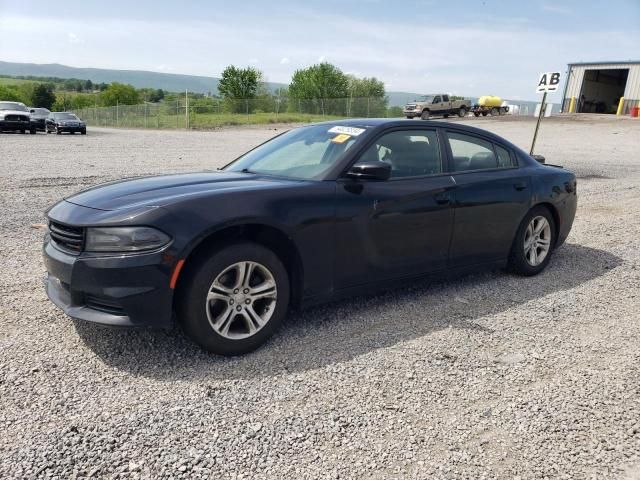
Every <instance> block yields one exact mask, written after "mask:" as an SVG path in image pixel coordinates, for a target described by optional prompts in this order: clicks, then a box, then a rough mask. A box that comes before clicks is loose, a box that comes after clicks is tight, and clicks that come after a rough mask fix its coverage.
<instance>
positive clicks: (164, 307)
mask: <svg viewBox="0 0 640 480" xmlns="http://www.w3.org/2000/svg"><path fill="white" fill-rule="evenodd" d="M43 254H44V262H45V266H46V269H47V278H46V279H45V288H46V292H47V295H48V296H49V299H50V300H51V301H52V302H53V303H54V304H55V305H57V306H58V307H59V308H61V309H62V311H63V312H64V313H66V314H67V315H69V316H70V317H72V318H75V319H78V320H85V321H88V322H94V323H100V324H103V325H111V326H119V327H140V326H147V327H157V328H169V327H170V326H171V324H172V301H173V290H171V289H170V288H169V282H170V275H171V268H170V266H169V265H167V263H166V261H165V258H164V257H163V253H162V252H155V253H149V254H137V255H121V256H110V257H107V256H103V257H98V256H96V257H91V256H86V255H85V254H81V255H79V256H75V255H71V254H68V253H65V252H63V251H61V250H60V249H58V248H57V247H56V246H55V245H54V244H53V242H52V241H51V240H50V238H48V236H47V238H46V239H45V244H44V247H43Z"/></svg>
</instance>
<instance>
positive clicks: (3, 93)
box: [0, 85, 29, 103]
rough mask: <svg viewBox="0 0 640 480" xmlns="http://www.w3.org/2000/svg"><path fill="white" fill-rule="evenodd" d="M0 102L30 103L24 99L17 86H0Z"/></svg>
mask: <svg viewBox="0 0 640 480" xmlns="http://www.w3.org/2000/svg"><path fill="white" fill-rule="evenodd" d="M0 100H4V101H8V102H22V103H29V101H28V99H27V98H24V96H23V95H22V93H21V92H19V91H18V89H17V88H16V86H15V85H0Z"/></svg>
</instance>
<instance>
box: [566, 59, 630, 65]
mask: <svg viewBox="0 0 640 480" xmlns="http://www.w3.org/2000/svg"><path fill="white" fill-rule="evenodd" d="M636 64H638V65H640V60H636V61H631V60H627V61H624V62H617V61H610V62H577V63H567V66H569V67H574V66H578V65H636Z"/></svg>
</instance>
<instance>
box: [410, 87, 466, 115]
mask: <svg viewBox="0 0 640 480" xmlns="http://www.w3.org/2000/svg"><path fill="white" fill-rule="evenodd" d="M469 105H470V102H469V100H465V99H462V100H459V99H458V100H453V99H451V98H450V97H449V95H447V94H446V93H438V94H435V95H425V96H423V97H421V98H420V99H418V100H414V101H413V102H409V103H407V104H406V105H405V107H404V112H403V113H404V115H405V116H406V117H407V118H415V117H420V118H421V119H422V120H428V119H429V118H431V117H432V116H433V115H442V116H443V117H444V118H447V117H448V116H449V115H458V116H459V117H464V116H466V115H467V112H468V111H469Z"/></svg>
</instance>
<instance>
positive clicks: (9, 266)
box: [0, 116, 640, 479]
mask: <svg viewBox="0 0 640 480" xmlns="http://www.w3.org/2000/svg"><path fill="white" fill-rule="evenodd" d="M465 121H468V122H469V123H471V124H475V125H478V126H481V127H485V128H487V129H489V130H492V131H495V132H497V133H499V134H502V135H505V136H506V137H507V138H509V139H510V140H512V141H514V142H515V143H517V144H519V145H521V146H523V147H525V148H526V147H527V146H528V144H529V142H530V139H531V136H532V133H533V127H534V123H533V120H532V119H526V120H524V119H518V118H513V119H511V118H507V117H501V118H497V119H479V120H465ZM282 128H284V127H283V126H276V127H270V128H264V127H261V128H244V129H228V130H220V131H215V132H183V131H167V132H161V131H131V130H129V131H127V130H107V129H90V130H89V134H88V135H87V136H86V137H81V136H73V137H69V136H62V137H60V136H55V135H53V136H52V135H44V134H40V135H37V136H30V135H11V134H4V135H0V165H1V166H2V171H1V172H0V208H1V209H2V211H1V214H0V254H1V256H2V259H3V260H2V266H3V268H2V269H0V294H1V295H0V362H1V366H2V368H1V370H0V477H1V478H61V479H66V478H76V477H77V478H81V477H92V478H95V477H105V478H160V477H162V478H216V479H222V478H251V479H254V478H265V479H272V478H323V479H324V478H377V479H383V478H385V479H386V478H468V479H481V478H487V479H489V478H520V479H529V478H572V479H573V478H597V479H600V478H623V479H639V478H640V341H639V339H640V321H639V320H640V313H639V312H640V295H639V291H640V290H639V286H640V240H639V239H640V213H639V211H640V121H639V120H631V119H614V118H610V117H609V118H601V117H595V116H594V117H585V118H582V119H576V118H566V119H558V118H551V119H545V121H544V123H543V125H542V130H541V133H540V138H539V140H538V148H537V149H536V150H537V153H542V154H545V155H546V156H547V161H548V162H550V163H559V164H563V165H565V166H566V167H568V168H571V169H573V170H574V171H575V172H576V173H577V174H578V176H579V184H578V193H579V197H580V199H579V211H578V216H577V219H576V223H575V224H574V228H573V232H572V233H571V236H570V237H569V240H568V242H567V244H566V245H565V246H563V247H562V248H561V249H559V250H558V251H556V252H555V255H554V258H553V259H552V262H551V264H550V266H549V268H548V269H547V270H546V271H545V272H544V273H543V274H541V275H539V276H537V277H535V278H520V277H515V276H511V275H507V274H504V273H501V272H494V273H486V274H480V275H474V276H469V277H465V278H463V279H460V280H455V281H450V282H437V283H420V284H416V285H415V286H413V287H412V288H410V289H404V290H395V291H390V292H389V293H387V294H385V295H382V296H377V297H362V298H357V299H353V300H349V301H343V302H339V303H334V304H331V305H328V306H324V307H321V308H314V309H310V310H306V311H303V312H300V313H295V314H293V315H291V316H290V318H289V320H288V321H287V322H286V324H285V327H284V328H283V329H282V330H281V331H280V332H279V334H278V335H277V336H276V337H275V338H274V339H273V340H272V341H270V342H269V343H268V344H267V345H266V346H265V347H264V348H262V349H260V350H259V351H257V352H255V353H254V354H251V355H247V356H245V357H242V358H234V359H225V358H219V357H215V356H210V355H207V354H205V353H203V352H202V351H200V350H199V349H198V348H197V347H195V346H194V345H192V344H191V343H190V342H189V341H188V340H187V339H186V338H185V337H184V336H183V334H182V333H180V331H179V330H175V331H171V332H162V331H159V332H158V331H148V330H147V331H127V330H111V329H105V328H101V327H97V326H93V325H90V324H83V323H74V322H73V321H71V320H70V319H69V318H67V317H65V316H64V315H63V314H61V313H60V312H59V311H58V310H57V309H56V308H55V307H54V306H53V305H52V304H51V303H49V301H48V300H47V299H46V296H45V294H44V292H43V289H42V277H43V264H42V261H41V258H40V247H41V238H42V235H43V231H42V230H41V229H36V228H33V227H32V225H33V224H41V223H43V221H44V220H43V216H42V212H43V210H44V209H45V208H46V207H47V206H48V205H50V204H51V203H53V202H55V201H56V200H58V199H60V198H61V197H62V196H64V195H67V194H70V193H72V192H74V191H76V190H78V189H80V188H84V187H87V186H89V185H93V184H95V183H99V182H103V181H107V180H112V179H116V178H121V177H124V176H132V175H142V174H153V173H162V172H178V171H188V170H194V169H202V168H212V167H217V166H220V165H222V164H224V163H226V162H227V161H229V160H231V159H233V158H234V157H235V156H236V155H238V154H240V153H241V152H243V151H244V150H246V149H247V148H248V147H251V146H253V145H255V144H257V143H259V142H261V141H263V140H265V139H267V138H269V137H270V136H272V135H274V134H276V133H278V132H276V131H275V130H276V129H277V130H278V131H280V130H282Z"/></svg>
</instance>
